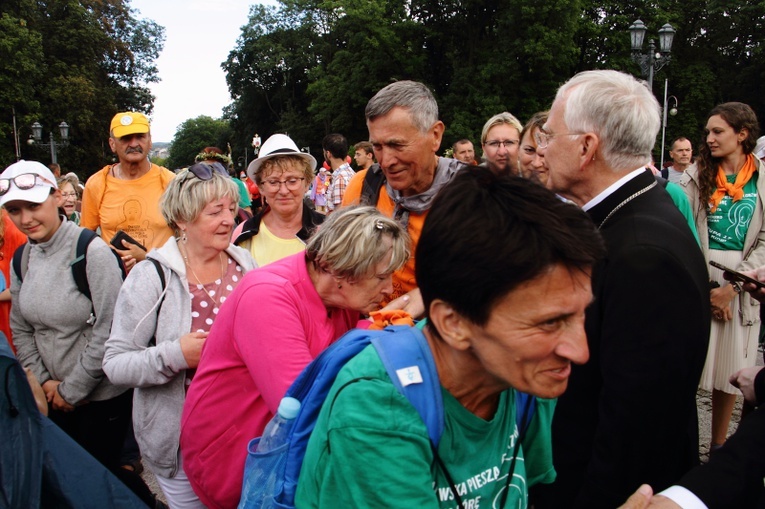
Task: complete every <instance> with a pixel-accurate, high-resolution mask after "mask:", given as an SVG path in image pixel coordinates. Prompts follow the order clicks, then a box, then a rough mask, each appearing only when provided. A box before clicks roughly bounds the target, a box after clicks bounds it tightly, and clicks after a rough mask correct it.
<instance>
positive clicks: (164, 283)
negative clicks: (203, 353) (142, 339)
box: [146, 256, 167, 346]
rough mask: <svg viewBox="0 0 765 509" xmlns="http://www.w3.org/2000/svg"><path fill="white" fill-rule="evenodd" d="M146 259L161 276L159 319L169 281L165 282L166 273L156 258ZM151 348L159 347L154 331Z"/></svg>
mask: <svg viewBox="0 0 765 509" xmlns="http://www.w3.org/2000/svg"><path fill="white" fill-rule="evenodd" d="M146 259H147V260H149V261H150V262H151V263H152V265H154V268H155V269H156V270H157V274H158V275H159V284H160V287H161V288H162V291H161V292H160V299H159V306H157V317H159V312H160V311H162V304H163V303H164V302H165V287H166V286H167V281H166V280H165V271H164V270H163V269H162V264H161V263H159V261H158V260H156V259H155V258H151V257H149V256H147V257H146ZM149 346H157V331H156V330H155V331H154V336H152V337H151V339H150V340H149Z"/></svg>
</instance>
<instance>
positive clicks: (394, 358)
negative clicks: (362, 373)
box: [372, 327, 444, 447]
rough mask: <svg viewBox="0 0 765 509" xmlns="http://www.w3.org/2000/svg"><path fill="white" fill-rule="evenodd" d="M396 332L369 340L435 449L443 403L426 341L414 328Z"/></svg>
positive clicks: (441, 427) (440, 429)
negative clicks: (413, 409) (421, 422)
mask: <svg viewBox="0 0 765 509" xmlns="http://www.w3.org/2000/svg"><path fill="white" fill-rule="evenodd" d="M387 329H388V328H387V327H386V330H387ZM396 332H397V334H386V335H385V336H383V337H373V338H372V345H374V347H375V349H376V350H377V354H378V355H379V356H380V360H382V363H383V366H385V370H386V371H387V372H388V376H389V377H390V379H391V381H392V382H393V385H394V386H395V387H396V389H397V390H398V392H400V393H401V394H402V395H403V396H405V397H406V399H407V400H409V402H410V403H411V404H412V406H413V407H414V408H415V409H416V410H417V413H418V414H420V417H421V418H422V420H423V422H424V423H425V426H426V427H427V429H428V436H429V437H430V440H431V442H432V443H433V445H434V446H435V447H438V443H439V442H440V440H441V435H443V432H444V403H443V398H442V397H441V383H440V381H439V380H438V371H436V364H435V362H434V361H433V355H432V354H431V352H430V346H429V345H428V340H427V339H425V336H424V335H423V334H422V332H421V331H420V330H419V329H416V328H412V327H402V328H400V329H398V330H397V331H396Z"/></svg>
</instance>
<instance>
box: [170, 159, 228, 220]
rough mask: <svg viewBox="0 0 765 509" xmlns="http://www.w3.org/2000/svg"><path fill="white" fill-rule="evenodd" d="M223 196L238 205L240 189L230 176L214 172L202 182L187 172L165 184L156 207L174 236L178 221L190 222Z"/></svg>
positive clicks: (183, 171)
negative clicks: (208, 178)
mask: <svg viewBox="0 0 765 509" xmlns="http://www.w3.org/2000/svg"><path fill="white" fill-rule="evenodd" d="M226 196H228V197H229V198H230V199H231V201H232V202H233V203H234V205H235V206H237V204H238V203H239V188H238V187H237V185H236V184H235V183H234V181H233V180H231V178H230V177H226V176H225V175H223V174H221V173H218V172H216V171H213V172H212V178H211V179H210V180H202V179H200V178H197V177H196V176H195V175H194V174H193V173H191V172H189V170H188V169H186V170H181V171H180V172H179V173H178V175H176V177H175V178H174V179H173V180H171V181H170V183H169V184H168V185H167V188H166V189H165V192H164V193H163V194H162V198H161V199H160V202H159V207H160V209H161V211H162V217H164V218H165V221H166V222H167V225H168V226H169V227H170V228H172V229H173V230H174V231H175V232H176V233H177V231H178V222H179V221H180V222H184V223H191V222H193V221H194V220H195V219H197V218H198V217H199V215H200V214H201V213H202V210H204V208H205V207H206V206H207V205H208V204H209V203H211V202H213V201H215V200H220V199H222V198H224V197H226ZM235 212H236V209H235Z"/></svg>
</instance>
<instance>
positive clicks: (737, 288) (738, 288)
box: [730, 281, 741, 293]
mask: <svg viewBox="0 0 765 509" xmlns="http://www.w3.org/2000/svg"><path fill="white" fill-rule="evenodd" d="M730 285H731V286H732V287H733V291H734V292H736V293H741V283H739V282H738V281H733V282H732V283H731V284H730Z"/></svg>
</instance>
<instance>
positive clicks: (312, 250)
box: [181, 207, 409, 508]
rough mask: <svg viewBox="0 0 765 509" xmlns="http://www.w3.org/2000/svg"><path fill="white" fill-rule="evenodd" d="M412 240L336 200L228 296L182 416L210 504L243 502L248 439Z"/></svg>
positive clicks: (367, 303)
mask: <svg viewBox="0 0 765 509" xmlns="http://www.w3.org/2000/svg"><path fill="white" fill-rule="evenodd" d="M408 245H409V239H408V237H407V235H406V232H405V231H404V230H403V228H402V227H401V226H400V225H399V224H398V223H397V222H395V221H393V220H392V219H389V218H387V217H385V216H383V215H382V214H381V213H380V212H378V211H377V209H375V208H373V207H355V208H344V209H340V210H338V211H336V212H334V213H333V214H332V215H331V216H330V218H329V219H327V221H326V222H325V223H324V224H323V225H322V226H321V227H320V228H319V230H318V232H317V233H316V234H315V235H314V236H313V237H311V239H310V240H309V242H308V246H307V248H306V252H305V253H298V254H296V255H292V256H288V257H287V258H284V259H282V260H279V261H277V262H274V263H272V264H270V265H268V266H266V267H262V268H259V269H258V270H256V271H253V272H252V273H251V274H248V275H247V277H246V278H245V280H244V282H243V283H242V284H241V285H239V287H238V288H237V289H236V291H235V292H234V293H233V294H232V295H231V298H230V300H229V302H228V304H226V307H224V308H223V310H222V311H221V313H220V316H219V317H218V321H217V322H216V323H215V325H214V327H213V330H212V331H211V333H210V337H209V338H208V340H207V344H206V345H205V351H204V355H203V357H202V362H201V365H200V369H199V371H198V372H197V376H196V378H195V381H194V384H192V386H191V388H190V390H189V394H188V399H187V401H186V406H185V407H184V410H183V421H182V424H181V450H182V451H183V455H184V458H186V463H185V468H186V472H187V473H188V476H189V480H190V481H191V484H192V486H193V487H194V491H196V493H197V494H198V495H199V498H200V499H201V500H202V502H204V504H205V505H206V506H207V507H209V508H223V507H225V508H229V507H235V506H236V505H237V502H238V501H239V496H240V493H241V490H242V477H243V474H244V463H245V458H246V456H247V443H248V442H249V440H250V439H252V438H254V437H257V436H260V435H261V434H262V432H263V428H265V426H266V423H267V422H268V421H269V420H270V419H271V417H273V415H274V414H275V413H276V410H277V408H278V407H279V402H280V401H281V399H282V397H283V396H284V393H285V392H286V390H287V389H288V388H289V386H290V385H291V384H292V382H293V381H294V380H295V379H296V378H297V376H298V375H299V374H300V372H301V371H302V370H303V368H304V367H305V366H306V365H308V363H310V362H311V361H312V360H313V359H314V358H315V357H316V356H317V355H318V354H319V353H321V351H322V350H324V349H325V348H327V347H328V346H329V345H330V344H331V343H332V342H334V341H335V340H337V339H338V338H339V337H340V336H342V335H343V334H344V333H346V332H347V331H348V330H350V329H351V328H353V327H354V326H356V324H357V322H358V321H359V318H360V313H369V312H371V311H373V310H376V309H377V308H378V307H379V305H380V302H381V301H382V300H384V299H385V298H386V297H387V296H389V295H390V294H391V292H392V291H393V282H392V275H393V272H394V271H395V270H397V269H398V268H399V267H401V266H402V265H403V264H404V262H405V261H406V260H407V259H408V258H409V248H408ZM367 323H368V322H367Z"/></svg>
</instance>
